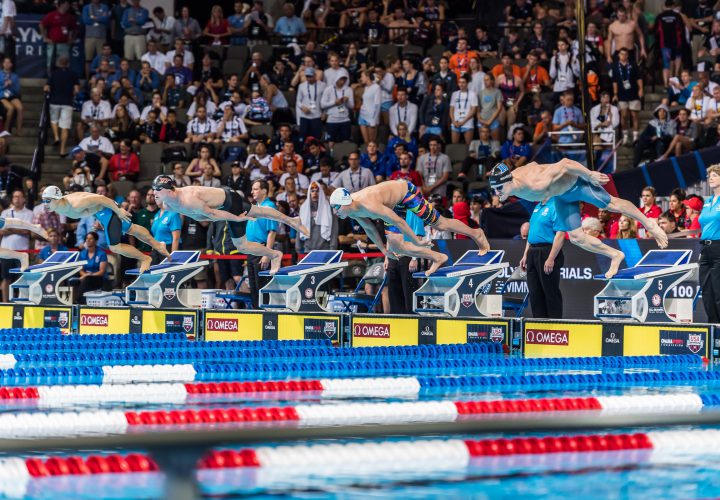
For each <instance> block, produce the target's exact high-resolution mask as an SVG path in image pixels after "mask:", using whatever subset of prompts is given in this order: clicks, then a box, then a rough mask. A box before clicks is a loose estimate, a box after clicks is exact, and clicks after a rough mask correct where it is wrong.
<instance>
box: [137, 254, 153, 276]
mask: <svg viewBox="0 0 720 500" xmlns="http://www.w3.org/2000/svg"><path fill="white" fill-rule="evenodd" d="M138 262H139V264H140V266H139V268H140V274H143V273H144V272H146V271H147V270H148V269H150V265H151V264H152V258H150V256H149V255H143V256H142V257H140V258H139V259H138Z"/></svg>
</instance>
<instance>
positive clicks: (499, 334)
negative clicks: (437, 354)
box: [350, 314, 510, 347]
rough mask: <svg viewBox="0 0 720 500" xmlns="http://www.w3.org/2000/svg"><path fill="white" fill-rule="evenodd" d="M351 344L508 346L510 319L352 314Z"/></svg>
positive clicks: (372, 345) (364, 345)
mask: <svg viewBox="0 0 720 500" xmlns="http://www.w3.org/2000/svg"><path fill="white" fill-rule="evenodd" d="M351 321H352V324H351V329H350V332H351V336H352V345H353V346H354V347H366V346H371V347H375V346H399V345H420V344H465V343H469V342H497V343H503V344H506V345H507V343H508V338H509V331H510V320H509V319H502V318H498V319H487V320H485V319H470V318H468V319H464V318H452V319H451V318H447V319H446V318H439V317H434V316H433V317H430V316H420V317H418V316H385V315H382V316H380V315H363V314H353V315H352V320H351Z"/></svg>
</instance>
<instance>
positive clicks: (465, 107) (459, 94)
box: [457, 91, 470, 111]
mask: <svg viewBox="0 0 720 500" xmlns="http://www.w3.org/2000/svg"><path fill="white" fill-rule="evenodd" d="M462 95H463V93H462V91H460V92H458V98H457V105H458V108H460V109H462V110H463V111H465V110H466V109H467V107H468V101H469V100H470V91H467V92H466V93H465V104H463V105H462V106H460V104H461V103H462Z"/></svg>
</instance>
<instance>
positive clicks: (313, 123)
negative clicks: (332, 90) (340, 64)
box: [295, 67, 326, 141]
mask: <svg viewBox="0 0 720 500" xmlns="http://www.w3.org/2000/svg"><path fill="white" fill-rule="evenodd" d="M325 87H326V85H325V82H323V81H318V80H317V75H316V74H315V68H310V67H307V68H305V81H304V82H303V83H301V84H300V85H298V89H297V94H296V96H297V97H296V99H295V116H297V124H298V127H299V128H300V140H301V141H304V140H305V138H306V137H315V138H316V139H320V138H321V137H322V119H321V118H320V117H321V116H322V110H321V107H320V100H321V99H322V95H323V92H324V91H325Z"/></svg>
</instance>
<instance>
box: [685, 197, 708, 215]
mask: <svg viewBox="0 0 720 500" xmlns="http://www.w3.org/2000/svg"><path fill="white" fill-rule="evenodd" d="M683 205H685V206H686V207H688V208H689V209H690V210H695V211H696V212H700V211H701V210H702V208H703V202H702V201H701V200H700V198H688V199H687V200H685V201H683Z"/></svg>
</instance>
